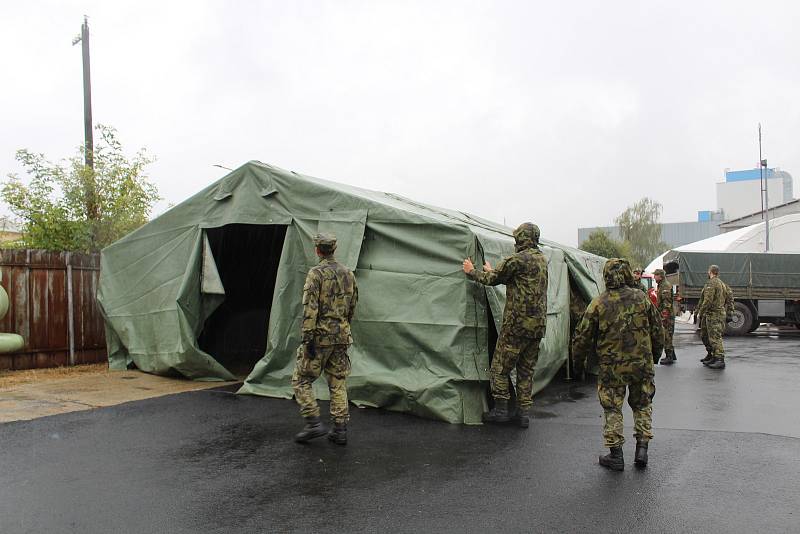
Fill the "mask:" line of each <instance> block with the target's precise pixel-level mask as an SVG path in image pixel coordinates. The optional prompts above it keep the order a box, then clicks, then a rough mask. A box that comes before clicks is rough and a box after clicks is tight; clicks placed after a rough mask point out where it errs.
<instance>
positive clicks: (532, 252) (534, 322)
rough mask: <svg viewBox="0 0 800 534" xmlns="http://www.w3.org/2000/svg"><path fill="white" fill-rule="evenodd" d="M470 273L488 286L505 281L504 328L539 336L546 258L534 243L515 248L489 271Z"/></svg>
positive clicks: (544, 313) (544, 301) (542, 324)
mask: <svg viewBox="0 0 800 534" xmlns="http://www.w3.org/2000/svg"><path fill="white" fill-rule="evenodd" d="M469 277H470V278H472V279H473V280H475V281H477V282H480V283H481V284H485V285H487V286H496V285H498V284H505V286H506V307H505V310H504V311H503V327H502V328H503V331H505V332H507V333H508V334H510V335H513V336H520V337H528V338H541V337H544V335H545V330H546V328H547V258H545V257H544V254H542V251H541V250H539V248H538V247H536V246H530V247H528V248H524V249H522V250H520V251H518V252H515V253H514V254H512V255H511V256H509V257H508V258H506V259H504V260H503V261H501V262H500V263H499V264H497V267H496V268H495V269H494V270H492V271H483V272H479V271H477V270H474V271H472V272H471V273H470V274H469Z"/></svg>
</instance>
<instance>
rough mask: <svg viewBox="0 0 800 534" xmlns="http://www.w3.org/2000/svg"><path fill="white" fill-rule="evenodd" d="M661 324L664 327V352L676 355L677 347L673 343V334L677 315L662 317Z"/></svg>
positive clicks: (668, 354)
mask: <svg viewBox="0 0 800 534" xmlns="http://www.w3.org/2000/svg"><path fill="white" fill-rule="evenodd" d="M661 325H662V326H663V327H664V353H665V354H666V355H667V356H674V355H675V347H674V346H673V345H672V336H673V334H674V333H675V316H674V315H670V316H669V317H668V318H666V319H664V318H662V319H661Z"/></svg>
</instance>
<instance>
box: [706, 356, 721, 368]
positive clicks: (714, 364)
mask: <svg viewBox="0 0 800 534" xmlns="http://www.w3.org/2000/svg"><path fill="white" fill-rule="evenodd" d="M708 368H709V369H725V360H723V359H722V358H714V361H713V362H711V363H709V364H708Z"/></svg>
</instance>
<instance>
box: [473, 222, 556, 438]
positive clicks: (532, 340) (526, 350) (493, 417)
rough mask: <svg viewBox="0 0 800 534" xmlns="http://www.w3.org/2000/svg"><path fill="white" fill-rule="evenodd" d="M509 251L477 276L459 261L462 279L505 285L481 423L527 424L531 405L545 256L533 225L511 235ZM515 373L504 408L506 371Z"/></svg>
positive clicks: (542, 319)
mask: <svg viewBox="0 0 800 534" xmlns="http://www.w3.org/2000/svg"><path fill="white" fill-rule="evenodd" d="M514 240H515V242H516V245H515V252H514V254H512V255H511V256H509V257H507V258H505V259H504V260H503V261H501V262H500V263H499V264H498V265H497V267H496V268H495V269H492V266H491V265H489V262H485V263H484V270H483V271H482V272H479V271H477V270H476V269H475V267H474V265H473V264H472V260H470V259H469V258H468V259H465V260H464V262H463V269H464V272H465V273H466V275H467V277H469V278H470V279H472V280H475V281H476V282H480V283H481V284H484V285H489V286H494V285H498V284H505V286H506V305H505V309H504V311H503V325H502V327H501V329H500V334H499V336H498V340H497V345H496V347H495V351H494V356H493V358H492V364H491V368H490V371H489V377H490V383H491V390H492V397H493V399H494V407H493V408H492V409H491V410H490V411H489V412H488V413H485V414H484V415H483V420H484V422H486V423H506V422H508V421H511V420H513V421H515V422H517V424H518V425H519V426H521V427H522V428H527V427H528V425H529V424H530V409H531V405H532V404H533V373H534V369H535V367H536V362H537V360H538V358H539V343H540V342H541V340H542V338H543V337H544V335H545V330H546V326H547V258H545V256H544V254H542V251H541V250H539V227H538V226H536V225H535V224H532V223H523V224H521V225H520V226H519V227H518V228H517V229H516V230H515V231H514ZM514 369H516V371H517V389H516V398H517V407H516V409H513V407H512V408H511V409H510V407H509V400H510V399H511V391H510V387H511V379H510V374H511V371H513V370H514Z"/></svg>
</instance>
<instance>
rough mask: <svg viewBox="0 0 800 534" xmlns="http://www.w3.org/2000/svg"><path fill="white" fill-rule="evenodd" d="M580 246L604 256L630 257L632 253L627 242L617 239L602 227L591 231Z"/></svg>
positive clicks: (582, 248)
mask: <svg viewBox="0 0 800 534" xmlns="http://www.w3.org/2000/svg"><path fill="white" fill-rule="evenodd" d="M578 248H580V249H581V250H585V251H586V252H591V253H592V254H597V255H598V256H603V257H604V258H628V257H629V254H630V251H629V250H628V247H627V245H626V244H625V243H623V242H621V241H617V240H616V239H614V238H613V237H611V236H610V235H609V233H608V232H606V231H605V230H601V229H597V230H595V231H593V232H592V233H590V234H589V236H588V237H587V238H586V239H585V240H584V241H583V243H581V245H580V247H578Z"/></svg>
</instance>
